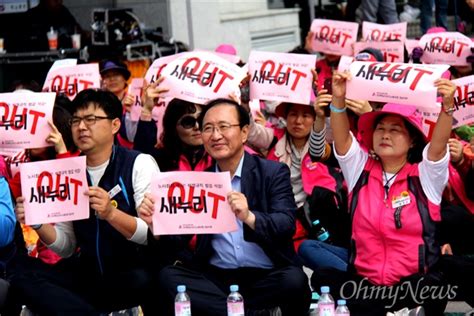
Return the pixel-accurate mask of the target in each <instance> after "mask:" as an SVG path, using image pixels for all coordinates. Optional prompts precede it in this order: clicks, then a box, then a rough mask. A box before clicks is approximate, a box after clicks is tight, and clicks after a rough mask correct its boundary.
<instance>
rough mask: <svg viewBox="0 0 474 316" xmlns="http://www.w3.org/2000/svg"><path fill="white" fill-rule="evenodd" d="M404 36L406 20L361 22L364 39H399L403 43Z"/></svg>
mask: <svg viewBox="0 0 474 316" xmlns="http://www.w3.org/2000/svg"><path fill="white" fill-rule="evenodd" d="M406 37H407V22H402V23H394V24H377V23H372V22H365V21H364V22H362V38H363V39H364V41H373V42H383V41H400V42H402V43H403V42H404V41H405V39H406Z"/></svg>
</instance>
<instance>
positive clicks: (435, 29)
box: [426, 26, 446, 34]
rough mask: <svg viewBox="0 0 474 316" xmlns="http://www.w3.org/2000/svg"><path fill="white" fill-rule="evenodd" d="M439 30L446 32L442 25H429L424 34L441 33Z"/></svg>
mask: <svg viewBox="0 0 474 316" xmlns="http://www.w3.org/2000/svg"><path fill="white" fill-rule="evenodd" d="M441 32H446V29H445V28H444V27H442V26H433V27H430V28H429V29H428V30H427V31H426V34H432V33H441Z"/></svg>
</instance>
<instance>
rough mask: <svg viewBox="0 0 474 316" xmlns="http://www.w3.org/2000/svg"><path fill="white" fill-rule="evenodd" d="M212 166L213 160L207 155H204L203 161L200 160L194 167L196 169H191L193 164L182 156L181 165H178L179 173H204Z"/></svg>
mask: <svg viewBox="0 0 474 316" xmlns="http://www.w3.org/2000/svg"><path fill="white" fill-rule="evenodd" d="M210 166H212V158H211V156H209V154H207V153H204V155H203V156H202V158H201V160H199V162H198V163H197V165H196V166H195V167H194V169H193V168H192V167H191V164H190V163H189V161H188V159H187V158H186V156H185V155H181V156H180V157H179V163H178V170H179V171H204V170H206V169H207V168H209V167H210Z"/></svg>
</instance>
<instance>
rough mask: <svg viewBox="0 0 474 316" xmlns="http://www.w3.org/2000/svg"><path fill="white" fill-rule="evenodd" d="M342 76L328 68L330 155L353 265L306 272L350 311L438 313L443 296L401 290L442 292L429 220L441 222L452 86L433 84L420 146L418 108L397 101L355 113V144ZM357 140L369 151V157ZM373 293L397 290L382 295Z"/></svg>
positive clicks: (344, 75) (345, 77) (433, 225)
mask: <svg viewBox="0 0 474 316" xmlns="http://www.w3.org/2000/svg"><path fill="white" fill-rule="evenodd" d="M349 76H350V74H349V73H347V72H344V73H339V72H337V73H335V75H334V77H333V83H332V88H333V99H332V104H331V105H330V108H331V126H332V128H333V136H334V147H335V155H336V158H337V159H338V161H339V164H340V166H341V168H342V172H343V174H344V178H345V180H346V182H347V186H348V190H349V194H350V201H349V205H350V212H351V218H352V236H351V239H352V240H351V254H350V266H351V267H353V269H348V270H349V272H341V271H338V270H335V269H331V270H329V269H328V270H324V271H319V272H318V273H317V275H316V274H313V277H312V280H311V281H312V285H313V287H317V286H320V285H330V286H331V292H332V293H333V294H334V295H335V296H336V298H338V296H339V295H342V296H344V297H345V298H347V299H348V305H349V308H350V310H351V314H352V315H382V314H383V315H384V314H385V313H386V312H387V310H399V309H401V308H403V307H409V308H413V307H414V306H417V305H420V304H422V305H423V306H424V308H425V311H426V314H427V315H442V313H443V311H444V308H445V306H446V302H447V296H444V299H442V298H438V299H433V298H432V296H429V297H427V296H428V295H425V296H424V298H425V299H424V300H421V299H420V291H421V290H420V291H418V292H416V293H415V297H413V298H412V296H411V295H406V293H407V292H406V288H407V287H409V286H410V287H412V288H415V287H418V288H420V289H421V288H423V291H425V292H426V289H428V290H430V289H433V287H435V288H437V289H438V290H444V291H449V289H448V288H446V287H445V288H441V287H442V286H443V285H444V284H443V281H442V276H441V274H440V273H439V268H438V266H437V264H438V261H439V258H440V247H439V245H438V243H437V239H436V235H437V229H436V223H437V222H439V221H440V219H441V216H440V203H441V196H442V193H443V190H444V187H445V186H446V183H447V181H448V163H449V152H448V150H447V148H448V146H447V143H448V139H449V136H450V132H451V128H452V121H453V118H452V114H453V111H454V92H455V90H456V86H455V84H454V83H452V82H451V81H449V80H446V79H438V80H437V81H435V86H436V87H437V91H438V94H439V95H441V96H442V98H443V102H442V108H441V111H440V114H439V117H438V120H437V122H436V126H435V127H434V132H433V136H432V139H431V142H429V143H428V144H426V143H427V141H428V140H427V138H426V136H425V135H424V133H423V128H422V117H421V113H420V112H419V111H417V109H416V107H414V106H409V105H398V104H386V105H385V106H384V107H383V109H382V110H381V111H377V112H371V113H367V114H364V115H363V116H361V118H360V120H359V123H358V126H359V133H360V135H361V144H359V142H358V141H357V139H356V138H355V137H354V136H353V135H352V134H351V133H350V131H349V121H348V118H347V112H346V105H345V93H346V80H348V79H349ZM361 145H364V147H365V148H367V149H368V150H371V149H372V150H373V151H374V153H375V158H373V157H371V156H369V153H368V152H367V150H366V149H364V148H363V147H362V146H361ZM348 281H351V282H348ZM361 286H364V287H367V290H368V291H370V290H372V291H374V289H379V290H378V295H371V296H369V297H367V296H366V295H357V293H358V292H359V291H358V290H359V289H360V287H361ZM381 290H384V291H390V293H394V291H398V293H400V295H399V296H397V297H395V298H393V297H392V298H389V297H388V296H387V295H385V296H384V295H381V292H382V291H381ZM402 292H403V293H402Z"/></svg>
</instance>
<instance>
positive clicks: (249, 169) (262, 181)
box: [160, 153, 301, 268]
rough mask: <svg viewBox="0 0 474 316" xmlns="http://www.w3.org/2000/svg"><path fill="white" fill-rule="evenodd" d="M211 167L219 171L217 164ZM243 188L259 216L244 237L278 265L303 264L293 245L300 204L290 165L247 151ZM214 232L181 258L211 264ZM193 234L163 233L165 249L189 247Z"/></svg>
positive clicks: (250, 207)
mask: <svg viewBox="0 0 474 316" xmlns="http://www.w3.org/2000/svg"><path fill="white" fill-rule="evenodd" d="M207 171H212V172H213V171H215V164H214V165H213V166H212V167H210V168H209V169H208V170H207ZM241 190H242V193H243V194H244V195H245V196H246V197H247V202H248V206H249V209H250V210H251V211H252V212H253V213H254V214H255V218H256V220H255V230H252V229H251V228H250V227H249V226H247V225H245V224H244V225H243V227H244V240H245V241H248V242H255V243H257V244H258V245H259V246H260V247H261V248H262V249H263V250H264V252H265V253H266V255H267V256H268V257H269V258H270V259H271V260H272V262H273V264H274V266H275V267H277V268H278V267H284V266H288V265H298V266H299V265H301V264H300V262H299V260H298V259H297V256H296V253H295V251H294V247H293V239H292V237H293V234H294V232H295V229H296V228H295V227H296V226H295V225H296V209H297V207H296V203H295V199H294V195H293V190H292V187H291V181H290V169H289V168H288V166H287V165H285V164H282V163H279V162H275V161H270V160H266V159H262V158H259V157H257V156H252V155H250V154H248V153H245V158H244V163H243V166H242V175H241ZM212 236H213V235H212V234H203V235H198V236H197V242H196V248H195V250H194V252H193V253H192V254H191V257H187V258H184V257H182V255H183V253H184V252H181V253H180V254H178V255H177V256H178V259H180V260H181V261H186V262H187V263H188V264H190V265H192V266H196V265H197V266H198V267H203V266H206V265H208V264H209V260H210V258H211V256H212V255H213V252H214V249H213V248H212V244H211V241H212ZM190 237H192V236H163V238H161V239H160V240H161V242H163V243H166V246H165V249H166V250H165V249H162V250H163V251H164V252H165V253H167V254H168V255H169V254H170V251H174V252H175V254H176V251H177V250H178V251H177V252H179V249H180V250H183V249H185V248H186V246H187V243H188V241H189V239H190ZM161 242H160V243H161ZM162 246H163V245H162ZM189 259H190V260H191V262H189Z"/></svg>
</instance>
